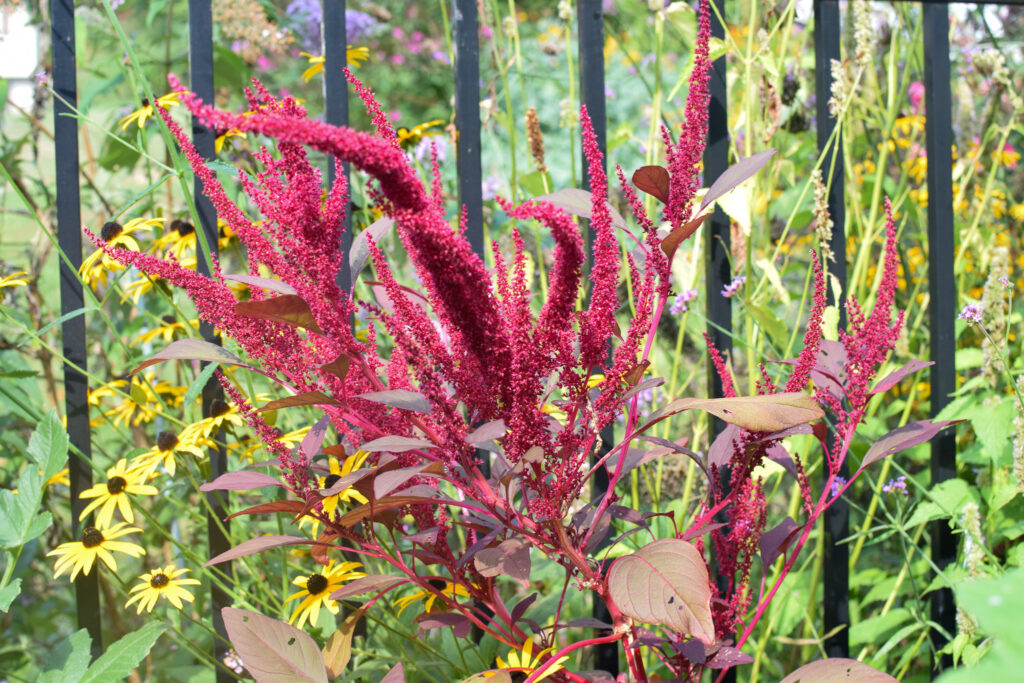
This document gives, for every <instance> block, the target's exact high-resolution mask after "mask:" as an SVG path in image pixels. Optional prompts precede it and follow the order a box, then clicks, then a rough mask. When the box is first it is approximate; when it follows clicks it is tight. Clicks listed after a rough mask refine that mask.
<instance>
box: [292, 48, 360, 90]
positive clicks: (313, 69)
mask: <svg viewBox="0 0 1024 683" xmlns="http://www.w3.org/2000/svg"><path fill="white" fill-rule="evenodd" d="M299 54H301V55H302V56H303V57H305V58H306V59H307V60H309V67H308V68H307V69H306V70H305V71H303V72H302V80H304V81H306V82H307V83H308V82H309V79H311V78H313V76H316V75H317V74H318V73H320V72H321V71H323V70H324V56H323V55H319V56H317V55H311V54H310V53H308V52H300V53H299ZM369 58H370V48H368V47H353V46H351V45H349V46H348V48H347V49H346V50H345V61H346V62H347V63H348V65H349V66H354V67H358V66H359V63H360V62H365V61H366V60H367V59H369Z"/></svg>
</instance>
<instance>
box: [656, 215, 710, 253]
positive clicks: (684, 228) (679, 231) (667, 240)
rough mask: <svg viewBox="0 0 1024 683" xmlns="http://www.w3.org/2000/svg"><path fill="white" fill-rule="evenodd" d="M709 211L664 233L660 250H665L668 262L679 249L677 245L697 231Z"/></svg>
mask: <svg viewBox="0 0 1024 683" xmlns="http://www.w3.org/2000/svg"><path fill="white" fill-rule="evenodd" d="M710 215H711V214H710V213H705V214H701V215H700V216H697V217H696V218H694V219H693V220H691V221H689V222H687V223H683V224H682V225H680V226H679V227H678V228H676V229H675V230H673V231H672V232H670V233H669V234H667V235H665V237H664V238H663V239H662V240H661V250H662V251H663V252H665V256H667V257H668V261H669V263H672V257H673V256H675V253H676V250H677V249H679V245H680V244H682V243H683V242H684V241H686V240H687V239H689V237H690V235H692V234H693V233H695V232H697V228H699V227H700V226H702V225H703V224H704V221H706V220H707V219H708V217H709V216H710Z"/></svg>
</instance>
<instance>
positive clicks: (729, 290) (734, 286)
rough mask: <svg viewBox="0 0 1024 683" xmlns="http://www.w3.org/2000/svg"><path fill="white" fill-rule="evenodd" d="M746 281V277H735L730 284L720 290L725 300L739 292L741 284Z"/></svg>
mask: <svg viewBox="0 0 1024 683" xmlns="http://www.w3.org/2000/svg"><path fill="white" fill-rule="evenodd" d="M746 281H747V276H746V275H737V276H736V277H734V278H733V279H732V282H730V283H729V284H727V285H726V286H725V287H723V288H722V296H724V297H725V298H726V299H729V298H732V296H733V295H734V294H736V292H738V291H740V287H742V286H743V283H744V282H746Z"/></svg>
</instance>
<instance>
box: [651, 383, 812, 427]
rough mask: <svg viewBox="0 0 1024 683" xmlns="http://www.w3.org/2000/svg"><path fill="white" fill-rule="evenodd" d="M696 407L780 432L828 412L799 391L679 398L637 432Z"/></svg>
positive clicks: (739, 423) (742, 424)
mask: <svg viewBox="0 0 1024 683" xmlns="http://www.w3.org/2000/svg"><path fill="white" fill-rule="evenodd" d="M695 408H696V409H699V410H706V411H707V412H709V413H711V414H712V415H714V416H715V417H718V418H719V419H721V420H722V421H724V422H728V423H729V424H734V425H736V426H737V427H742V428H743V429H746V430H748V431H751V432H780V431H782V430H783V429H789V428H790V427H795V426H797V425H800V424H806V423H808V422H814V421H815V420H820V419H821V418H822V417H824V416H825V411H824V410H822V409H821V406H819V405H818V403H817V402H816V401H815V400H814V399H813V398H812V397H811V396H808V395H807V394H803V393H800V392H796V391H790V392H783V393H780V394H769V395H767V396H737V397H735V398H679V399H676V400H675V401H672V402H671V403H669V404H668V405H667V406H665V407H664V408H662V409H661V410H659V411H658V412H656V413H654V415H653V416H652V417H651V419H650V420H648V421H647V423H646V424H644V426H643V427H641V428H640V429H638V430H637V431H636V432H635V434H639V433H641V432H643V431H645V430H647V429H649V428H650V427H651V426H653V425H654V424H656V423H658V422H661V421H662V420H664V419H667V418H669V417H671V416H672V415H676V414H677V413H681V412H683V411H685V410H692V409H695Z"/></svg>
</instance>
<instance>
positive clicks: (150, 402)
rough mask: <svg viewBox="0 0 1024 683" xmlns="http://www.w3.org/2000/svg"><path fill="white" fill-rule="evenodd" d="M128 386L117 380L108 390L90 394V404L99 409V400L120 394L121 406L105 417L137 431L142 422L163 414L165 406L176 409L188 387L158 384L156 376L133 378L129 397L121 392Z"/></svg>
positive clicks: (108, 385) (108, 412)
mask: <svg viewBox="0 0 1024 683" xmlns="http://www.w3.org/2000/svg"><path fill="white" fill-rule="evenodd" d="M154 382H155V384H154ZM127 384H128V383H127V382H126V381H125V380H114V381H112V382H108V384H107V386H106V387H101V388H99V389H98V390H97V391H96V392H92V393H90V398H89V400H90V403H93V404H94V405H97V404H98V397H99V396H101V395H109V396H114V395H115V390H117V394H119V395H120V398H121V402H120V403H119V404H118V405H116V406H114V407H113V408H111V409H110V410H107V411H105V412H104V413H103V416H104V417H105V418H107V419H110V420H112V421H113V423H114V424H115V425H121V424H124V425H131V426H133V427H137V426H138V425H140V424H142V423H143V422H152V421H153V420H154V419H155V418H156V416H157V415H159V414H161V413H162V412H163V410H164V405H165V404H166V405H167V406H169V407H173V406H177V405H179V404H180V403H181V401H182V400H183V399H184V397H185V391H186V389H185V387H182V386H179V385H177V384H172V383H171V382H168V381H166V380H160V381H158V382H157V381H156V379H155V376H154V373H151V372H150V373H146V374H145V375H143V376H141V377H140V376H139V375H135V376H134V377H132V382H131V385H130V386H129V389H128V393H125V392H124V391H121V390H120V389H119V388H120V387H121V386H125V385H127Z"/></svg>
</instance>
